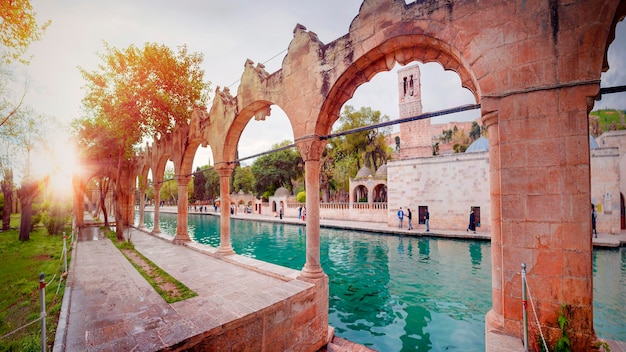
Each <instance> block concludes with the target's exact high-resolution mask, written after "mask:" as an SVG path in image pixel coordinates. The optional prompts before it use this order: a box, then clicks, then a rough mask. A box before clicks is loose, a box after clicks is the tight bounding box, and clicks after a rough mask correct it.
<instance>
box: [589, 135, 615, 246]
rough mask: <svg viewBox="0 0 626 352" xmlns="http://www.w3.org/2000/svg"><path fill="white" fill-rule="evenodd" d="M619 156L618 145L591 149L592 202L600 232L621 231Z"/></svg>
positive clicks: (612, 232) (613, 232)
mask: <svg viewBox="0 0 626 352" xmlns="http://www.w3.org/2000/svg"><path fill="white" fill-rule="evenodd" d="M619 157H620V155H619V149H618V148H617V147H614V148H601V149H594V150H592V151H591V203H593V204H595V205H596V213H597V222H596V230H597V231H598V232H602V233H611V234H615V233H619V231H620V227H621V226H620V188H619V187H620V173H619V159H620V158H619ZM589 208H590V209H589V211H591V205H590V206H589Z"/></svg>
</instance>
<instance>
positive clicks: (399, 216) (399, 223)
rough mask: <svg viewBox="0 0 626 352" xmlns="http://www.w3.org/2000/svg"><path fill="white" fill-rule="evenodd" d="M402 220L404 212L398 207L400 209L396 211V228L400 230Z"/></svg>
mask: <svg viewBox="0 0 626 352" xmlns="http://www.w3.org/2000/svg"><path fill="white" fill-rule="evenodd" d="M402 220H404V210H402V207H400V209H398V225H399V226H398V227H399V228H402Z"/></svg>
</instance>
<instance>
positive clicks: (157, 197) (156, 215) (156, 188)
mask: <svg viewBox="0 0 626 352" xmlns="http://www.w3.org/2000/svg"><path fill="white" fill-rule="evenodd" d="M162 186H163V183H161V182H160V181H158V182H155V183H154V228H153V229H152V233H161V229H160V228H159V208H160V205H161V204H160V203H161V187H162Z"/></svg>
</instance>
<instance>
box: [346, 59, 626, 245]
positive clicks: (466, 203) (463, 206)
mask: <svg viewBox="0 0 626 352" xmlns="http://www.w3.org/2000/svg"><path fill="white" fill-rule="evenodd" d="M419 82H420V71H419V66H418V65H414V66H408V67H405V68H403V69H401V70H399V71H398V89H399V97H400V99H399V100H400V101H399V109H400V116H399V117H400V118H405V117H411V116H417V115H419V114H421V113H422V103H421V92H420V83H419ZM478 122H479V124H480V121H478ZM462 124H463V123H459V125H462ZM466 125H467V124H466ZM461 128H463V127H461ZM399 129H400V131H399V141H398V140H397V139H396V144H399V145H396V147H397V150H396V153H395V154H396V156H395V159H394V160H393V161H390V162H388V164H387V165H386V166H383V167H384V168H385V169H386V173H387V177H386V178H387V181H386V193H387V203H388V204H387V223H388V224H389V226H396V225H397V215H396V214H397V210H398V209H399V208H400V207H402V208H403V209H405V210H406V209H407V208H410V209H411V210H412V211H413V214H414V216H413V218H414V220H413V223H414V224H415V223H419V224H423V223H424V213H425V212H426V210H428V212H429V214H430V227H431V228H435V229H437V228H440V229H454V230H465V229H467V226H468V220H469V214H470V212H473V213H474V214H475V219H476V222H477V225H478V227H477V231H478V232H490V231H491V228H490V227H491V204H490V195H489V192H490V187H489V184H490V176H489V141H488V137H481V138H478V139H477V140H475V141H474V142H473V143H472V144H471V145H470V146H469V147H468V149H467V150H466V151H465V152H464V153H454V154H445V155H437V156H433V152H432V140H433V138H432V137H433V136H432V135H431V134H432V131H433V130H435V129H433V128H431V121H430V119H423V120H417V121H412V122H408V123H403V124H400V125H399ZM398 142H399V143H398ZM581 147H585V148H587V147H589V148H590V158H591V162H590V165H591V167H590V181H591V203H593V204H594V205H595V207H596V213H597V231H598V232H603V233H612V234H615V233H619V232H620V230H623V229H626V223H625V216H624V215H625V207H624V196H623V195H624V193H626V182H625V180H624V178H623V177H622V175H625V176H626V158H625V155H626V131H609V132H605V133H604V134H602V135H601V136H599V137H598V141H597V142H596V140H595V139H594V138H593V137H591V136H590V137H589V146H586V145H585V146H581ZM545 153H546V155H548V154H550V153H560V154H562V155H561V156H560V157H566V153H567V151H566V150H565V148H562V149H561V150H552V151H545ZM538 157H541V156H538ZM381 168H382V167H381ZM572 171H573V172H576V171H578V170H572ZM580 172H586V171H585V170H580ZM370 174H373V175H377V176H378V177H381V173H380V172H378V170H374V171H373V173H372V171H370ZM511 177H514V176H511ZM355 180H358V178H356V179H355ZM552 182H553V183H554V187H556V188H558V187H562V186H564V185H565V184H567V182H569V181H568V180H559V179H555V180H553V181H552ZM356 187H360V188H359V192H361V193H363V192H367V191H368V190H367V189H364V188H363V184H362V183H361V184H358V182H353V183H351V186H350V189H351V198H353V197H352V194H354V193H355V191H356ZM557 193H558V192H557ZM574 206H576V205H575V204H572V207H574ZM588 206H589V212H590V216H591V204H589V205H588ZM545 211H550V209H549V206H548V207H547V209H545ZM416 229H417V230H419V229H420V227H416ZM422 229H423V227H422Z"/></svg>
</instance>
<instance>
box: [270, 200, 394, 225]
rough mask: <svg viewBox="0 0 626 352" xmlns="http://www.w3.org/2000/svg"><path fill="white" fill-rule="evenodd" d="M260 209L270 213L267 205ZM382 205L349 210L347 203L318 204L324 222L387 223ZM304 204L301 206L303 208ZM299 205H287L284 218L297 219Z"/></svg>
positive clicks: (385, 209)
mask: <svg viewBox="0 0 626 352" xmlns="http://www.w3.org/2000/svg"><path fill="white" fill-rule="evenodd" d="M265 204H266V203H264V206H263V208H262V209H261V213H262V214H265V215H268V214H272V213H274V215H275V216H278V214H277V213H275V212H272V210H271V207H270V206H269V205H265ZM381 204H382V203H374V204H373V206H372V207H373V209H372V208H362V209H361V208H350V204H349V203H320V219H326V220H346V221H368V222H381V223H385V222H387V207H386V203H385V206H382V205H381ZM304 205H305V204H302V206H304ZM299 207H300V205H299V203H293V204H289V205H288V206H287V207H285V210H284V211H285V213H284V214H283V215H284V216H285V217H289V218H297V217H298V208H299Z"/></svg>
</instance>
